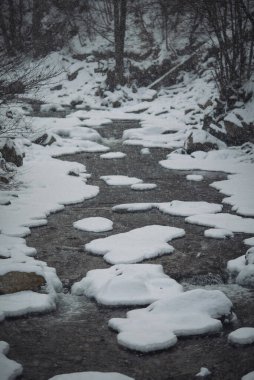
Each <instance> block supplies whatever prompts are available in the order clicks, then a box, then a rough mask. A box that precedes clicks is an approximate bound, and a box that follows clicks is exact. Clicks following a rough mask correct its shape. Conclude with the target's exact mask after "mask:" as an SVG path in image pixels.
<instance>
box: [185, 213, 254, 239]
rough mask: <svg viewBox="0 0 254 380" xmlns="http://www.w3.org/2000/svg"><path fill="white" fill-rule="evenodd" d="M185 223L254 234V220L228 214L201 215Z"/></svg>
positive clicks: (187, 219) (194, 216) (190, 217)
mask: <svg viewBox="0 0 254 380" xmlns="http://www.w3.org/2000/svg"><path fill="white" fill-rule="evenodd" d="M185 221H186V222H188V223H191V224H197V225H199V226H208V227H214V228H222V229H227V230H229V231H232V232H243V233H246V234H251V233H254V219H252V218H243V217H241V216H238V215H232V214H226V213H219V214H199V215H192V216H189V217H188V218H186V219H185Z"/></svg>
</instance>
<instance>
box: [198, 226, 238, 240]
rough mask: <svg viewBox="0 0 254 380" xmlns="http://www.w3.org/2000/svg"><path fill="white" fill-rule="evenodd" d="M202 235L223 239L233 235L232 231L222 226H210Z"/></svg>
mask: <svg viewBox="0 0 254 380" xmlns="http://www.w3.org/2000/svg"><path fill="white" fill-rule="evenodd" d="M204 235H205V236H206V237H209V238H214V239H225V238H230V237H233V236H234V234H233V232H232V231H230V230H226V229H223V228H210V229H209V230H205V232H204Z"/></svg>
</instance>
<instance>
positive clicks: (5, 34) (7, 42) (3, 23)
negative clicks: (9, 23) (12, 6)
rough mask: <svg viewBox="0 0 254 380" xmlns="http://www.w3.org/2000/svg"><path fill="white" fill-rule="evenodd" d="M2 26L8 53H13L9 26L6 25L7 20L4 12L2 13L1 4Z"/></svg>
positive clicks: (0, 22)
mask: <svg viewBox="0 0 254 380" xmlns="http://www.w3.org/2000/svg"><path fill="white" fill-rule="evenodd" d="M0 27H1V30H2V34H3V39H4V44H5V47H6V50H7V53H8V54H11V53H12V49H11V44H10V40H9V36H8V32H7V28H6V25H5V20H4V17H3V14H2V9H1V6H0Z"/></svg>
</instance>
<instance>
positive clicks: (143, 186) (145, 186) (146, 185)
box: [131, 183, 157, 191]
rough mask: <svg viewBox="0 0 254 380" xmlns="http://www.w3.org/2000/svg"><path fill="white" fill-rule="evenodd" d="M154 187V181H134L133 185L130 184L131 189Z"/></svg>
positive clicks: (139, 189) (140, 189) (149, 188)
mask: <svg viewBox="0 0 254 380" xmlns="http://www.w3.org/2000/svg"><path fill="white" fill-rule="evenodd" d="M156 187H157V185H156V184H155V183H135V184H134V185H131V189H132V190H137V191H142V190H152V189H155V188H156Z"/></svg>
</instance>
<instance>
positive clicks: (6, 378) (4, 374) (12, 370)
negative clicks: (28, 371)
mask: <svg viewBox="0 0 254 380" xmlns="http://www.w3.org/2000/svg"><path fill="white" fill-rule="evenodd" d="M9 348H10V347H9V344H8V343H6V342H4V341H0V369H1V374H0V378H1V380H14V379H16V377H17V376H19V375H21V373H22V372H23V368H22V365H21V364H19V363H17V362H15V361H14V360H10V359H8V358H7V357H6V355H7V354H8V352H9Z"/></svg>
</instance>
